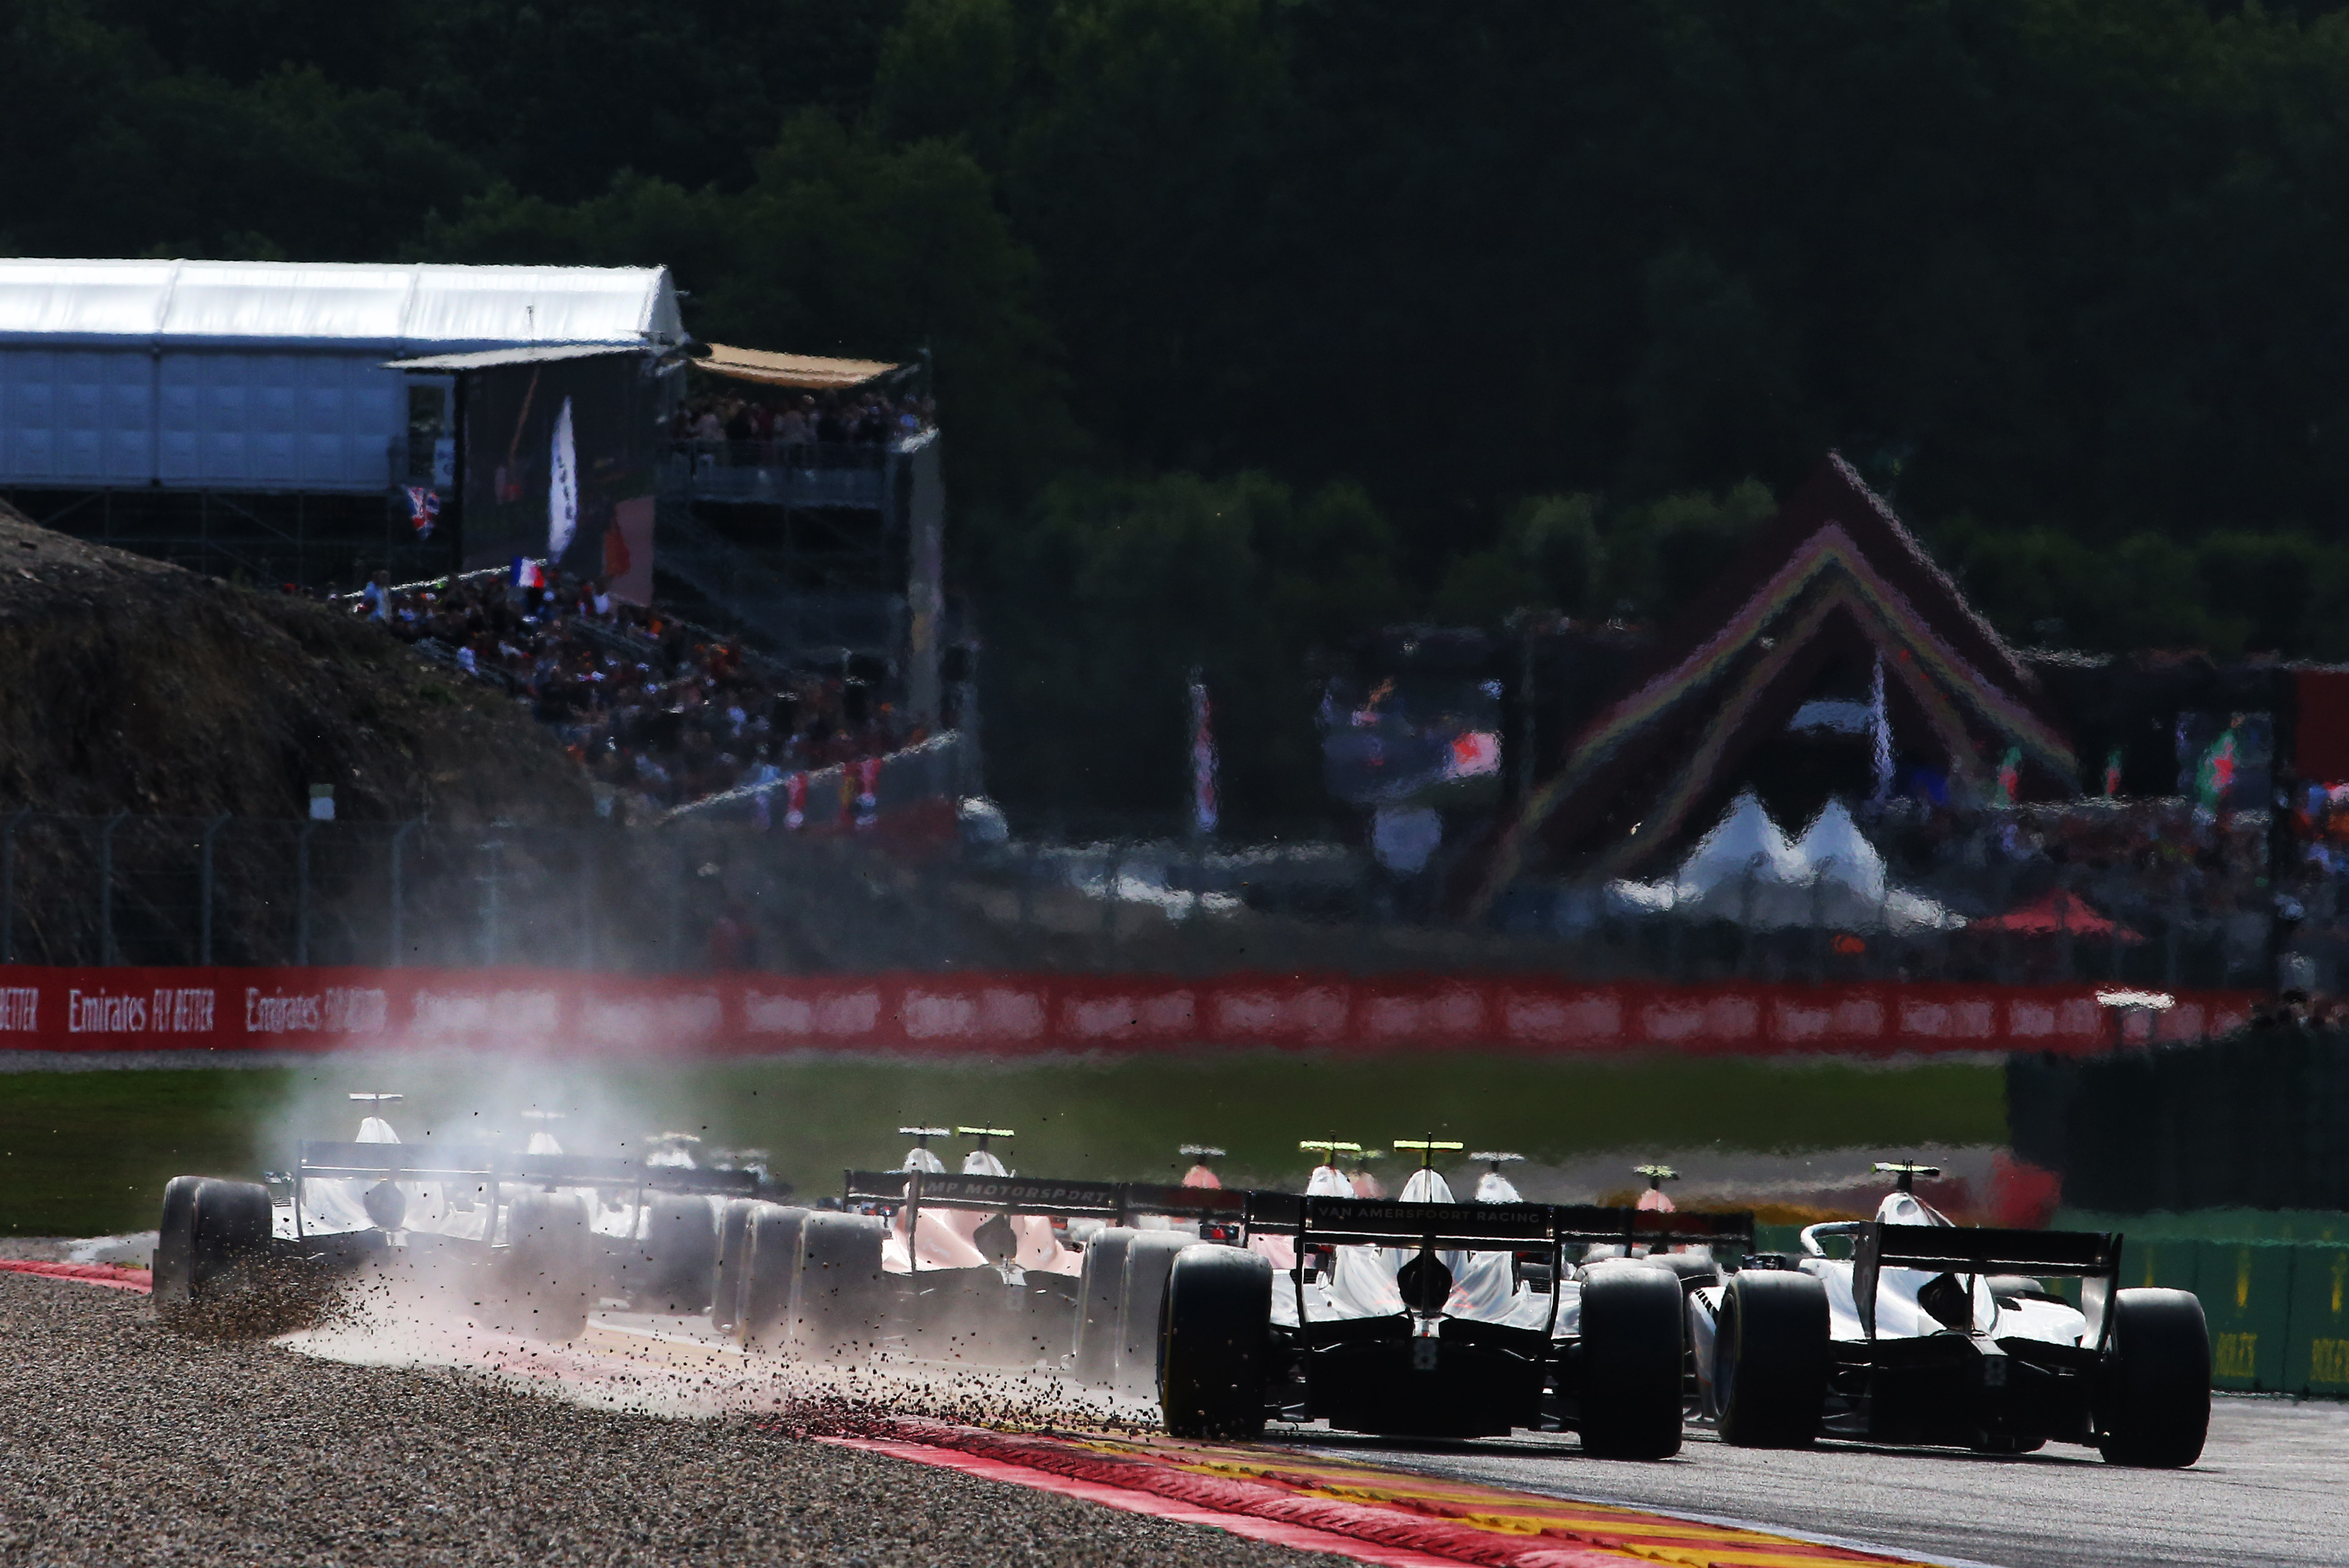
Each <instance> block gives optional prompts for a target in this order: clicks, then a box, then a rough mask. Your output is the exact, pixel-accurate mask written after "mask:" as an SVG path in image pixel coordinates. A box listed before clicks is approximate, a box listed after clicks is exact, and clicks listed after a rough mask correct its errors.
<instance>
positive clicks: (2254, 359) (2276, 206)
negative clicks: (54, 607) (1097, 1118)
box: [0, 0, 2349, 810]
mask: <svg viewBox="0 0 2349 1568" xmlns="http://www.w3.org/2000/svg"><path fill="white" fill-rule="evenodd" d="M0 130H5V137H6V141H5V147H6V151H5V155H0V250H6V251H11V252H15V253H17V254H79V255H90V254H97V255H107V254H131V255H137V254H177V255H206V256H264V257H293V258H316V259H335V260H356V259H375V258H383V257H397V258H406V259H434V260H451V261H517V262H580V263H601V264H620V263H627V264H646V263H652V262H665V263H667V264H668V265H671V266H673V267H674V268H675V269H676V271H677V275H678V280H679V283H680V285H681V286H683V287H685V288H686V289H688V290H689V291H690V297H689V298H688V303H687V309H688V321H689V324H690V325H691V326H692V327H693V328H694V330H695V331H696V333H697V334H698V336H700V337H705V338H711V339H716V340H720V341H733V342H740V343H746V344H750V345H753V346H758V347H764V348H789V349H795V350H801V351H808V352H837V353H845V354H854V355H859V356H874V357H887V358H899V357H911V356H914V355H916V354H920V353H923V352H925V351H926V352H927V353H928V354H929V355H930V356H931V359H932V363H933V365H934V369H935V378H936V392H937V396H938V399H939V401H940V405H941V415H942V421H943V423H944V426H945V429H946V431H947V443H948V444H947V452H948V461H949V463H950V466H951V477H952V483H953V490H952V494H953V498H954V505H955V508H956V510H955V520H954V528H955V548H956V552H957V554H956V563H955V565H956V579H957V587H958V590H959V591H960V592H961V593H962V594H963V595H964V596H966V597H967V600H968V603H969V604H971V605H972V606H973V607H975V609H976V611H977V614H978V624H979V625H980V626H981V627H982V628H983V629H984V632H985V635H986V638H987V641H988V662H987V670H988V691H989V701H990V709H991V711H990V722H991V728H990V740H989V757H990V766H991V769H992V770H993V776H994V777H995V778H996V780H997V781H998V784H999V788H1000V789H1001V790H1002V791H1003V792H1004V793H1006V794H1009V795H1011V796H1012V797H1013V798H1015V799H1017V800H1025V801H1035V802H1043V801H1052V802H1058V803H1061V804H1064V805H1070V806H1072V807H1081V806H1087V805H1136V804H1151V803H1161V804H1171V803H1172V802H1173V801H1174V800H1175V799H1176V798H1178V796H1179V791H1180V787H1181V786H1180V783H1179V778H1180V762H1179V759H1180V755H1181V752H1182V746H1183V737H1182V733H1181V731H1182V722H1181V714H1182V705H1183V697H1182V691H1181V676H1182V672H1183V671H1185V670H1187V669H1188V668H1189V667H1191V666H1192V665H1194V664H1201V665H1204V666H1205V667H1206V669H1207V670H1209V672H1210V679H1211V682H1212V683H1214V684H1216V686H1217V687H1218V689H1219V690H1222V691H1225V692H1226V693H1227V695H1226V697H1225V699H1224V702H1223V706H1224V711H1225V713H1226V723H1227V724H1228V725H1229V726H1230V729H1229V732H1228V739H1227V742H1226V757H1227V765H1228V766H1229V768H1230V770H1231V772H1232V774H1233V779H1232V783H1233V787H1234V789H1235V790H1236V792H1237V794H1239V795H1240V796H1241V798H1242V799H1243V801H1246V802H1253V803H1257V804H1260V805H1262V806H1264V807H1265V808H1266V809H1268V810H1269V809H1275V808H1281V809H1288V808H1294V807H1298V806H1300V805H1307V804H1309V802H1310V798H1311V796H1312V794H1313V793H1314V783H1313V774H1312V769H1311V765H1310V754H1309V753H1310V743H1311V733H1310V711H1311V684H1312V680H1313V672H1314V670H1316V669H1317V668H1319V666H1320V664H1321V663H1322V662H1324V661H1326V659H1327V657H1328V656H1329V654H1330V650H1332V649H1337V648H1340V647H1341V646H1342V645H1343V643H1344V642H1345V640H1346V639H1348V638H1349V637H1350V636H1352V635H1354V634H1355V633H1358V632H1361V631H1362V630H1365V629H1368V628H1371V627H1373V626H1376V625H1379V624H1381V622H1384V621H1389V620H1393V619H1398V618H1430V619H1441V620H1444V621H1452V622H1459V621H1483V622H1486V623H1493V622H1496V621H1497V620H1498V619H1499V618H1500V617H1502V616H1503V615H1505V614H1506V612H1507V611H1508V610H1510V609H1512V608H1514V607H1517V606H1519V605H1522V604H1544V605H1549V606H1553V607H1558V608H1563V609H1567V610H1569V611H1574V612H1578V613H1584V614H1594V615H1619V614H1620V615H1630V616H1654V615H1658V614H1661V613H1664V612H1667V611H1668V610H1669V609H1670V608H1671V606H1672V605H1673V604H1674V603H1675V602H1676V601H1677V599H1678V598H1679V597H1682V596H1683V595H1684V594H1686V593H1687V592H1688V591H1689V590H1690V588H1691V587H1692V586H1693V583H1694V581H1696V580H1700V579H1701V577H1702V570H1703V569H1704V568H1706V567H1708V566H1711V565H1713V563H1715V562H1717V561H1718V560H1719V559H1721V550H1722V547H1723V545H1727V544H1730V543H1733V541H1734V538H1735V536H1736V535H1738V534H1739V533H1740V532H1741V531H1742V530H1743V529H1744V528H1745V527H1748V526H1750V525H1751V524H1752V523H1753V521H1754V519H1755V518H1757V517H1759V516H1763V515H1766V514H1767V513H1768V510H1769V505H1770V503H1769V496H1770V495H1771V494H1773V493H1784V492H1785V488H1786V487H1787V486H1788V485H1789V484H1790V483H1793V482H1794V481H1795V479H1797V478H1799V477H1800V475H1801V474H1802V473H1803V472H1806V470H1807V469H1808V468H1809V467H1810V466H1811V465H1812V464H1814V463H1816V462H1817V461H1818V460H1819V457H1820V455H1821V454H1822V453H1823V452H1826V450H1828V449H1829V448H1835V449H1837V450H1840V451H1841V452H1844V453H1845V454H1846V455H1847V456H1848V457H1849V458H1851V459H1852V460H1853V461H1854V462H1856V463H1857V464H1858V465H1859V466H1860V468H1861V469H1862V471H1863V472H1865V473H1867V474H1868V477H1869V478H1870V479H1871V480H1872V481H1873V482H1874V483H1877V484H1878V486H1879V487H1880V488H1883V489H1885V490H1887V491H1888V492H1889V493H1891V494H1892V495H1893V496H1894V497H1895V500H1896V502H1897V504H1898V505H1899V508H1900V509H1901V511H1902V513H1903V514H1904V515H1906V516H1907V517H1909V519H1910V521H1911V522H1912V523H1914V524H1916V525H1917V526H1918V527H1919V528H1920V531H1921V532H1922V533H1923V534H1925V535H1926V536H1927V537H1928V538H1929V539H1930V541H1932V542H1933V544H1934V545H1935V547H1936V549H1937V551H1938V553H1939V554H1940V557H1941V558H1942V559H1943V561H1944V562H1945V563H1946V564H1947V565H1949V566H1951V569H1952V570H1953V571H1955V572H1956V573H1957V574H1958V575H1959V576H1960V577H1961V581H1962V582H1963V584H1964V585H1965V587H1966V588H1967V590H1968V591H1969V592H1970V593H1971V595H1972V596H1973V597H1975V599H1976V601H1977V602H1978V603H1979V604H1980V605H1981V606H1982V607H1983V609H1984V610H1985V612H1986V613H1988V614H1989V615H1990V616H1991V617H1992V619H1993V620H1994V621H1996V622H1997V623H1998V624H2000V625H2001V626H2002V628H2003V629H2005V630H2006V631H2007V632H2008V633H2009V634H2010V635H2012V636H2013V637H2014V638H2016V639H2019V640H2023V641H2030V642H2045V641H2056V642H2064V643H2067V644H2072V645H2076V646H2086V647H2098V648H2107V649H2130V648H2137V647H2145V646H2149V645H2162V646H2173V647H2174V646H2199V647H2207V648H2209V649H2213V650H2214V651H2218V652H2221V653H2232V652H2238V651H2242V650H2246V649H2278V650H2281V651H2283V652H2286V653H2291V654H2299V655H2314V656H2324V657H2344V656H2349V530H2344V526H2343V521H2344V506H2349V15H2344V10H2343V8H2342V7H2341V6H2339V5H2335V4H2333V3H2329V0H2328V3H2322V4H2320V3H2317V0H2302V3H2299V4H2293V3H2291V0H2278V3H2275V4H2270V5H2247V4H2244V5H2239V4H2222V3H2220V0H2199V3H2198V0H1775V3H1774V4H1771V5H1751V4H1749V3H1747V0H1644V3H1629V4H1618V5H1568V4H1559V3H1557V0H1481V3H1479V4H1477V5H1427V4H1424V3H1423V0H767V3H766V4H763V5H753V6H744V5H730V4H718V3H717V0H660V3H658V4H655V3H654V0H568V3H566V4H564V5H515V4H511V3H495V4H493V3H492V0H382V3H380V4H377V5H364V6H324V7H322V6H317V5H311V4H297V3H296V0H15V3H14V4H11V5H8V6H6V7H5V8H0Z"/></svg>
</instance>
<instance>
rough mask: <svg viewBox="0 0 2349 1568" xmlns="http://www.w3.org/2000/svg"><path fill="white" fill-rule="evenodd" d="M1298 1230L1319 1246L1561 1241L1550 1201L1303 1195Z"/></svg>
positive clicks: (1500, 1246) (1530, 1245) (1463, 1246)
mask: <svg viewBox="0 0 2349 1568" xmlns="http://www.w3.org/2000/svg"><path fill="white" fill-rule="evenodd" d="M1296 1234H1297V1236H1298V1239H1299V1241H1306V1242H1309V1243H1312V1244H1314V1245H1318V1246H1334V1247H1357V1246H1372V1247H1392V1246H1399V1245H1400V1246H1415V1247H1418V1248H1421V1249H1422V1250H1423V1251H1424V1250H1433V1251H1445V1252H1523V1251H1534V1250H1536V1249H1541V1250H1545V1251H1553V1250H1555V1249H1556V1248H1557V1241H1558V1231H1557V1210H1556V1209H1554V1208H1552V1207H1551V1206H1550V1205H1548V1204H1547V1203H1395V1202H1389V1201H1386V1200H1384V1199H1374V1198H1306V1199H1299V1215H1298V1225H1297V1231H1296Z"/></svg>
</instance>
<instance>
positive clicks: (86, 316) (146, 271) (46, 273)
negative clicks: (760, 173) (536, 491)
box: [0, 258, 685, 355]
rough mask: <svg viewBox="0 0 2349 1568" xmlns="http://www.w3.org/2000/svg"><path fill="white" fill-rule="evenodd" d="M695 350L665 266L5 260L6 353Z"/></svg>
mask: <svg viewBox="0 0 2349 1568" xmlns="http://www.w3.org/2000/svg"><path fill="white" fill-rule="evenodd" d="M684 340H685V327H684V324H683V322H682V320H681V319H680V317H678V305H677V288H676V286H675V285H674V284H673V283H672V282H671V281H670V278H669V275H668V269H667V268H666V267H561V266H437V265H401V266H393V265H374V264H370V263H349V262H212V261H45V260H37V259H28V258H0V343H13V344H17V345H38V346H57V347H67V346H78V347H99V348H103V347H114V348H121V347H130V346H140V347H148V346H152V347H159V348H173V347H177V348H248V349H257V348H352V349H365V350H380V351H382V352H384V353H385V354H387V355H391V354H420V353H427V352H435V351H438V352H451V351H458V350H463V349H469V348H504V347H510V346H513V345H517V344H544V343H602V344H609V345H612V346H615V347H631V348H634V347H641V346H644V345H647V344H655V345H662V346H666V345H669V344H674V343H681V342H683V341H684Z"/></svg>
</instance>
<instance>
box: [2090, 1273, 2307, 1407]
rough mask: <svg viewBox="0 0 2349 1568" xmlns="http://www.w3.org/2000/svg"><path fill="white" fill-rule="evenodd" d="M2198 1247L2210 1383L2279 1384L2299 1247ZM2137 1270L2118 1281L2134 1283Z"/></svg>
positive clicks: (2217, 1385)
mask: <svg viewBox="0 0 2349 1568" xmlns="http://www.w3.org/2000/svg"><path fill="white" fill-rule="evenodd" d="M2198 1245H2199V1249H2200V1251H2201V1257H2200V1259H2199V1266H2198V1267H2197V1269H2196V1271H2195V1273H2196V1281H2197V1284H2196V1290H2195V1293H2196V1294H2198V1295H2199V1296H2200V1297H2201V1298H2202V1313H2203V1315H2204V1316H2205V1317H2207V1318H2208V1319H2209V1323H2210V1386H2212V1387H2214V1388H2255V1389H2265V1390H2268V1391H2271V1392H2272V1391H2274V1390H2276V1389H2279V1388H2282V1387H2283V1386H2284V1346H2285V1343H2286V1340H2287V1337H2288V1334H2287V1327H2288V1324H2289V1322H2290V1312H2291V1303H2292V1254H2293V1253H2295V1252H2296V1251H2299V1249H2298V1248H2296V1247H2294V1246H2292V1244H2291V1243H2289V1242H2276V1241H2235V1242H2229V1241H2203V1242H2200V1243H2199V1244H2198ZM2135 1273H2136V1272H2135V1271H2134V1270H2132V1269H2130V1268H2128V1267H2127V1266H2126V1265H2125V1266H2124V1267H2123V1269H2122V1271H2121V1278H2122V1282H2124V1283H2125V1284H2129V1283H2135V1282H2136V1278H2135Z"/></svg>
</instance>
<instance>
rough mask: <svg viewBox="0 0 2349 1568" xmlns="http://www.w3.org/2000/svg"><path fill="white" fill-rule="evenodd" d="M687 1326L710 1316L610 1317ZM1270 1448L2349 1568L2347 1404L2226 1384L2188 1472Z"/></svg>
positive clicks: (1796, 1513) (1615, 1494)
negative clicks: (2266, 1394)
mask: <svg viewBox="0 0 2349 1568" xmlns="http://www.w3.org/2000/svg"><path fill="white" fill-rule="evenodd" d="M599 1316H600V1317H601V1318H602V1320H603V1321H604V1322H605V1323H606V1324H612V1325H615V1326H618V1325H621V1324H639V1325H642V1326H645V1327H656V1328H658V1329H660V1330H662V1331H665V1332H667V1333H669V1334H676V1335H678V1336H679V1337H681V1338H682V1337H688V1336H690V1337H698V1336H699V1335H701V1334H707V1333H708V1325H707V1324H706V1323H694V1322H689V1321H688V1320H683V1319H675V1318H668V1319H651V1318H637V1317H635V1316H634V1315H633V1314H617V1313H607V1314H599ZM1269 1440H1270V1446H1274V1447H1292V1446H1293V1447H1296V1448H1300V1449H1305V1450H1307V1451H1309V1452H1311V1453H1314V1454H1319V1455H1326V1456H1329V1457H1330V1458H1336V1459H1349V1460H1352V1461H1354V1462H1357V1463H1374V1464H1381V1465H1391V1466H1392V1467H1394V1468H1396V1469H1406V1470H1413V1471H1418V1472H1421V1473H1425V1474H1432V1475H1440V1476H1445V1477H1450V1478H1454V1479H1458V1480H1473V1481H1479V1482H1482V1483H1484V1484H1486V1485H1490V1486H1499V1487H1506V1488H1510V1489H1514V1490H1520V1491H1526V1492H1533V1493H1537V1494H1540V1495H1544V1496H1552V1497H1564V1498H1572V1499H1575V1500H1578V1501H1588V1502H1600V1503H1615V1504H1619V1505H1622V1506H1626V1507H1632V1508H1651V1509H1655V1510H1658V1511H1662V1512H1666V1513H1673V1514H1681V1515H1686V1516H1691V1517H1698V1518H1704V1519H1709V1520H1713V1521H1728V1522H1733V1523H1738V1524H1747V1525H1754V1526H1759V1527H1762V1528H1764V1529H1772V1530H1778V1531H1782V1532H1786V1533H1789V1534H1794V1535H1799V1536H1804V1537H1807V1538H1810V1539H1814V1540H1822V1541H1826V1542H1831V1543H1834V1544H1837V1545H1846V1546H1851V1547H1856V1548H1858V1549H1861V1550H1873V1551H1878V1552H1894V1553H1900V1554H1906V1555H1914V1556H1917V1557H1920V1558H1924V1559H1926V1560H1929V1561H1932V1562H1938V1563H1952V1564H1990V1565H1994V1568H2038V1565H2040V1564H2051V1565H2064V1568H2075V1565H2077V1568H2091V1565H2094V1568H2106V1565H2116V1564H2153V1563H2160V1564H2206V1563H2207V1564H2227V1565H2230V1568H2234V1565H2240V1564H2244V1563H2307V1564H2321V1565H2331V1564H2339V1565H2341V1568H2349V1406H2344V1405H2338V1404H2332V1403H2325V1402H2316V1401H2312V1402H2307V1403H2295V1402H2292V1401H2290V1400H2286V1399H2278V1398H2261V1397H2230V1396H2220V1397H2218V1398H2217V1399H2216V1400H2214V1402H2213V1405H2212V1410H2211V1423H2210V1440H2209V1444H2208V1446H2207V1447H2206V1448H2205V1449H2204V1451H2203V1456H2202V1459H2201V1461H2200V1462H2199V1464H2197V1465H2196V1466H2194V1467H2193V1468H2192V1469H2186V1470H2140V1469H2127V1468H2124V1467H2122V1466H2118V1465H2108V1464H2106V1463H2105V1462H2104V1460H2103V1459H2101V1458H2099V1457H2098V1456H2097V1454H2096V1452H2095V1449H2085V1448H2075V1447H2071V1446H2068V1445H2058V1444H2051V1445H2049V1446H2048V1447H2047V1448H2045V1449H2042V1450H2040V1451H2039V1452H2038V1453H2035V1454H2028V1455H2019V1456H2010V1455H1995V1456H1993V1455H1980V1454H1971V1453H1966V1452H1963V1451H1961V1450H1956V1449H1892V1448H1879V1447H1874V1446H1869V1445H1864V1444H1854V1443H1835V1442H1826V1443H1821V1444H1819V1445H1818V1446H1817V1447H1816V1448H1815V1449H1809V1450H1806V1451H1785V1450H1761V1449H1735V1448H1731V1447H1730V1446H1728V1445H1727V1444H1725V1443H1723V1442H1721V1441H1720V1440H1719V1439H1718V1438H1715V1437H1714V1436H1713V1433H1712V1432H1711V1430H1710V1429H1708V1428H1693V1427H1692V1428H1691V1429H1690V1431H1689V1434H1688V1438H1687V1441H1686V1443H1685V1445H1684V1446H1683V1448H1682V1451H1681V1454H1680V1457H1679V1458H1677V1459H1671V1460H1667V1461H1664V1462H1661V1463H1634V1462H1621V1461H1611V1460H1603V1459H1586V1458H1584V1457H1583V1455H1582V1452H1581V1448H1580V1444H1579V1442H1578V1439H1576V1438H1572V1437H1570V1436H1567V1435H1564V1434H1546V1435H1538V1436H1536V1435H1527V1436H1523V1437H1519V1438H1508V1439H1487V1440H1485V1441H1480V1442H1473V1443H1445V1444H1424V1445H1409V1444H1396V1443H1393V1442H1390V1441H1385V1440H1381V1439H1377V1438H1360V1437H1356V1436H1354V1435H1351V1434H1347V1433H1336V1432H1331V1431H1330V1430H1329V1429H1328V1428H1325V1427H1320V1426H1315V1427H1309V1428H1287V1429H1283V1428H1275V1429H1274V1431H1273V1432H1272V1433H1271V1434H1270V1435H1269Z"/></svg>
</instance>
